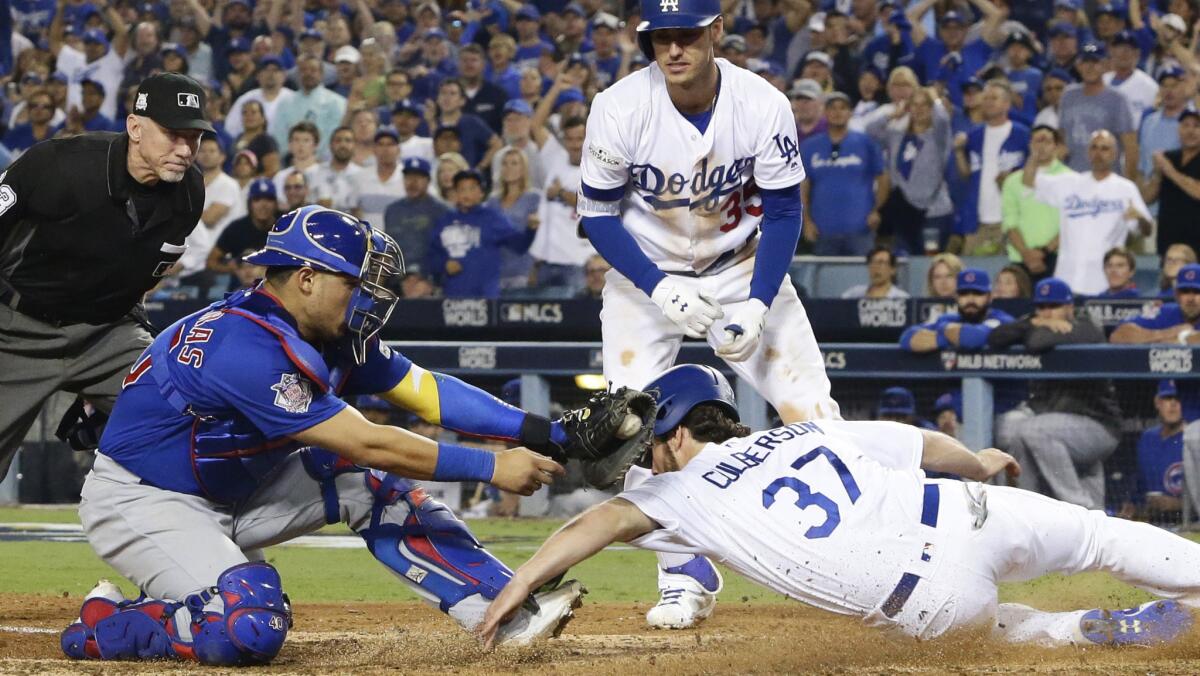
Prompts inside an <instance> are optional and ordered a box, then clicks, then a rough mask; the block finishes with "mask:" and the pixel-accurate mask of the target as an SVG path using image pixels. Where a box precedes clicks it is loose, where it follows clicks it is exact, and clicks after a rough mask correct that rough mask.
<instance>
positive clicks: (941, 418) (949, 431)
mask: <svg viewBox="0 0 1200 676" xmlns="http://www.w3.org/2000/svg"><path fill="white" fill-rule="evenodd" d="M933 416H934V422H935V423H936V424H937V429H938V431H939V432H941V433H942V434H945V435H947V436H951V437H954V438H955V439H957V438H958V427H959V425H961V424H962V395H960V394H959V393H958V392H945V393H943V394H941V395H940V396H938V398H937V400H936V401H934V402H933Z"/></svg>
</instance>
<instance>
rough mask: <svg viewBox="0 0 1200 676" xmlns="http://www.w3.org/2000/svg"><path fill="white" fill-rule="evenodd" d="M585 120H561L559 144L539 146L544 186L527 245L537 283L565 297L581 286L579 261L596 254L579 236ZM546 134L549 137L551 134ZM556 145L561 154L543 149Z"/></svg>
mask: <svg viewBox="0 0 1200 676" xmlns="http://www.w3.org/2000/svg"><path fill="white" fill-rule="evenodd" d="M585 124H586V121H585V120H584V119H583V118H582V117H573V118H568V119H566V120H564V121H563V132H562V134H563V138H562V143H561V145H560V144H559V142H558V141H557V140H554V141H549V140H547V141H546V143H545V145H544V146H542V167H543V168H544V169H545V172H546V187H545V191H544V193H543V199H542V205H541V208H540V209H539V214H538V218H539V219H540V220H541V223H542V225H541V227H539V228H538V231H537V235H535V236H534V238H533V244H532V245H530V247H529V255H531V256H533V258H534V260H535V261H536V262H537V285H538V286H539V287H545V286H556V287H561V288H562V289H563V292H564V293H565V294H566V296H567V297H570V296H574V295H576V294H577V293H579V292H580V291H581V290H582V289H583V281H584V280H583V264H584V263H586V262H587V259H588V258H589V257H591V256H592V254H594V253H596V250H595V249H594V248H592V245H591V243H590V242H589V241H588V240H586V239H584V238H582V237H580V236H579V213H578V212H577V211H576V209H575V207H576V204H577V201H578V192H579V181H580V168H579V163H580V161H581V160H582V158H583V139H584V135H585V132H586V128H585ZM547 136H549V137H551V138H553V135H552V134H547ZM552 146H558V149H559V151H560V152H561V154H559V153H556V152H553V151H552V150H551V151H550V152H547V149H550V148H552Z"/></svg>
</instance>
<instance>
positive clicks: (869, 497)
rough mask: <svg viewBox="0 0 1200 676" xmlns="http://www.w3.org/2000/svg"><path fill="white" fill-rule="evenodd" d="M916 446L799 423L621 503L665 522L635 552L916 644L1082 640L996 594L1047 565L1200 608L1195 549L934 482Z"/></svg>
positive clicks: (1008, 493)
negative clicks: (981, 630)
mask: <svg viewBox="0 0 1200 676" xmlns="http://www.w3.org/2000/svg"><path fill="white" fill-rule="evenodd" d="M922 448H923V441H922V436H921V432H920V430H918V429H916V428H914V427H912V426H909V425H902V424H899V423H891V422H845V421H817V422H805V423H793V424H791V425H788V426H785V427H780V428H777V429H774V430H770V431H766V432H759V433H755V434H753V435H750V436H748V437H743V438H740V439H731V440H729V441H727V442H725V443H724V444H719V445H718V444H709V445H708V446H706V447H705V448H704V449H703V450H702V451H701V452H700V453H699V454H697V455H696V456H695V457H694V458H693V459H692V460H691V462H689V463H688V464H687V466H685V467H684V468H683V469H682V470H680V471H677V472H668V473H664V474H660V475H657V476H654V477H653V478H651V479H649V480H647V481H646V482H645V483H643V484H642V485H641V486H639V487H638V488H635V489H632V490H627V491H625V492H623V493H621V494H620V495H619V496H618V497H620V498H623V499H625V500H628V501H629V502H631V503H633V504H634V505H635V506H637V508H638V509H639V510H641V511H642V512H643V513H644V514H645V515H646V516H648V517H649V518H651V519H653V520H654V521H656V522H657V523H658V524H659V525H660V526H661V527H660V528H659V529H657V530H654V531H651V532H649V533H647V534H645V535H643V536H642V537H640V538H639V539H637V540H635V541H634V544H635V545H638V546H640V547H645V548H649V549H655V550H660V551H668V552H676V553H693V554H705V555H708V556H710V557H712V558H713V559H715V560H717V561H720V562H722V563H724V564H726V565H727V566H729V567H730V568H732V569H734V570H736V571H737V572H739V573H741V574H742V575H744V576H746V577H748V578H749V579H751V580H753V581H754V582H757V583H759V584H761V585H763V586H765V587H768V588H769V589H771V590H773V591H776V592H779V593H781V594H785V595H787V596H789V597H791V598H794V599H798V600H800V601H804V602H805V603H808V604H810V605H813V606H816V607H818V608H822V609H824V610H828V611H832V612H835V613H841V614H847V615H856V616H859V617H862V618H863V619H864V621H865V622H867V623H868V624H870V625H875V626H884V627H892V628H895V629H898V630H900V631H902V632H904V633H906V634H908V635H911V636H916V637H920V638H933V637H936V636H938V635H940V634H942V633H944V632H946V631H947V630H950V629H953V628H957V627H963V626H969V625H977V624H987V623H990V624H991V625H992V626H993V628H994V631H995V632H996V633H997V634H998V635H1000V636H1002V637H1003V638H1005V639H1008V640H1012V641H1031V642H1037V643H1042V644H1046V645H1061V644H1068V643H1073V642H1081V643H1083V642H1085V641H1083V640H1082V634H1081V633H1080V630H1079V621H1080V618H1081V617H1082V616H1083V613H1084V611H1077V612H1064V613H1046V612H1041V611H1038V610H1035V609H1033V608H1029V607H1028V606H1022V605H1019V604H1008V603H1006V604H998V603H997V599H996V584H997V582H999V581H1014V580H1028V579H1032V578H1035V577H1038V576H1041V575H1044V574H1047V573H1052V572H1055V573H1076V572H1081V571H1084V570H1107V571H1109V572H1111V573H1113V574H1114V575H1116V576H1117V577H1119V578H1120V579H1122V580H1124V581H1126V582H1128V583H1130V584H1134V585H1137V586H1139V587H1141V588H1143V589H1146V590H1147V591H1150V592H1152V593H1154V594H1157V595H1159V596H1164V597H1168V598H1175V599H1178V600H1179V601H1180V602H1182V603H1184V604H1186V605H1189V606H1192V607H1200V545H1198V544H1196V543H1194V542H1191V541H1188V540H1185V539H1183V538H1181V537H1178V536H1176V535H1173V534H1171V533H1168V532H1166V531H1163V530H1161V529H1158V528H1155V527H1153V526H1150V525H1149V524H1144V523H1136V522H1132V521H1125V520H1122V519H1115V518H1111V517H1107V516H1105V515H1104V513H1103V512H1099V511H1088V510H1085V509H1083V508H1082V507H1078V506H1075V505H1071V504H1068V503H1064V502H1059V501H1057V500H1053V499H1050V498H1047V497H1044V496H1041V495H1038V494H1036V493H1031V492H1028V491H1023V490H1020V489H1016V488H1008V487H996V486H988V487H986V489H985V488H984V487H983V486H981V485H980V484H976V483H964V482H959V481H950V480H939V481H928V480H926V479H925V475H924V473H923V472H922V471H921V470H920V462H921V456H922ZM985 490H986V493H984V491H985Z"/></svg>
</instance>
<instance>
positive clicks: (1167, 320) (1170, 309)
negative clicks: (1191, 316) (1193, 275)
mask: <svg viewBox="0 0 1200 676" xmlns="http://www.w3.org/2000/svg"><path fill="white" fill-rule="evenodd" d="M1126 322H1132V323H1134V324H1137V325H1138V326H1140V327H1142V328H1143V329H1169V328H1171V327H1172V326H1178V325H1180V324H1187V323H1188V321H1187V320H1186V319H1184V317H1183V310H1180V309H1179V303H1163V304H1162V305H1161V306H1159V307H1157V308H1151V309H1150V310H1146V311H1143V312H1142V313H1141V314H1140V315H1137V316H1136V317H1131V318H1129V319H1126V320H1125V322H1122V323H1126ZM1192 324H1193V325H1195V326H1197V328H1200V321H1195V322H1192Z"/></svg>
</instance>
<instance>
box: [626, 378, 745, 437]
mask: <svg viewBox="0 0 1200 676" xmlns="http://www.w3.org/2000/svg"><path fill="white" fill-rule="evenodd" d="M646 392H648V393H649V394H650V396H652V397H654V400H655V401H656V402H658V415H657V417H656V418H655V420H654V434H655V436H662V435H664V434H666V433H667V432H670V431H671V430H672V429H674V428H675V427H676V426H677V425H679V423H681V422H683V419H684V417H685V416H686V415H687V414H688V412H689V411H691V410H692V409H693V408H696V407H697V406H699V405H700V404H715V405H717V406H720V407H721V408H723V409H725V411H726V412H727V413H729V415H730V416H731V417H732V418H733V419H734V421H738V420H739V419H738V411H737V401H736V400H735V399H734V398H733V388H732V387H730V386H729V381H728V380H726V379H725V376H723V375H721V372H720V371H718V370H716V369H714V368H712V367H710V366H700V365H699V364H682V365H680V366H676V367H675V368H672V369H668V370H666V371H664V372H663V374H662V375H660V376H659V377H657V378H655V379H654V382H652V383H650V384H649V385H647V386H646Z"/></svg>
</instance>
